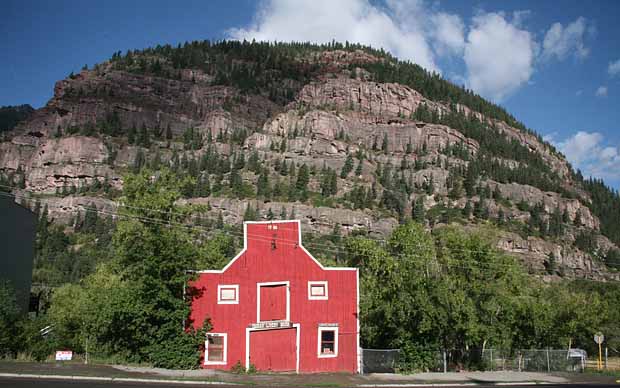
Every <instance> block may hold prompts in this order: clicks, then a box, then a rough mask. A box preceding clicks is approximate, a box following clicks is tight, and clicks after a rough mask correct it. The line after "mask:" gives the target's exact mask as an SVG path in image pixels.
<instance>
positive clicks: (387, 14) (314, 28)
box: [228, 0, 439, 71]
mask: <svg viewBox="0 0 620 388" xmlns="http://www.w3.org/2000/svg"><path fill="white" fill-rule="evenodd" d="M421 7H422V3H421V2H418V1H412V0H409V1H406V2H396V1H389V2H388V3H387V9H380V8H378V7H376V6H374V5H371V4H370V3H369V2H368V0H339V1H332V0H313V1H303V0H269V1H264V2H262V3H261V4H260V6H259V11H258V13H257V15H256V17H255V20H254V22H253V23H252V24H251V25H250V26H248V27H246V28H237V29H232V30H229V31H228V34H229V36H230V37H231V38H234V39H239V40H241V39H248V40H251V39H256V40H267V41H276V40H277V41H303V42H305V41H312V42H319V43H327V42H331V41H332V40H333V39H335V40H336V41H340V42H344V41H347V40H348V41H349V42H355V43H358V42H361V43H364V44H369V45H372V46H374V47H377V48H379V47H383V48H384V49H386V50H388V51H390V52H392V53H393V54H394V55H396V56H398V57H399V58H403V59H409V60H412V61H414V62H416V63H418V64H419V65H421V66H423V67H424V68H426V69H428V70H432V71H439V67H438V66H437V64H436V63H435V57H434V54H433V51H432V50H431V47H430V45H429V42H428V39H427V36H426V32H425V28H426V27H425V25H424V23H425V22H424V21H425V20H426V19H425V18H424V17H423V15H418V12H420V9H421Z"/></svg>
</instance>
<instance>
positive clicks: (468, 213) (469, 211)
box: [463, 201, 473, 219]
mask: <svg viewBox="0 0 620 388" xmlns="http://www.w3.org/2000/svg"><path fill="white" fill-rule="evenodd" d="M472 212H473V209H472V206H471V202H470V201H467V202H466V203H465V207H464V208H463V217H465V218H467V219H469V217H471V215H472Z"/></svg>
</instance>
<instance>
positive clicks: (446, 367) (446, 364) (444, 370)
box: [443, 349, 448, 373]
mask: <svg viewBox="0 0 620 388" xmlns="http://www.w3.org/2000/svg"><path fill="white" fill-rule="evenodd" d="M447 372H448V360H447V356H446V351H445V349H444V351H443V373H447Z"/></svg>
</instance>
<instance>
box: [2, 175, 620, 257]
mask: <svg viewBox="0 0 620 388" xmlns="http://www.w3.org/2000/svg"><path fill="white" fill-rule="evenodd" d="M0 186H4V187H7V186H5V185H0ZM7 194H8V196H11V197H13V198H15V199H18V198H25V199H28V200H31V199H33V198H32V197H29V196H26V195H21V196H20V195H16V194H12V193H2V192H0V195H3V196H7ZM56 198H59V197H56ZM60 198H62V197H60ZM34 199H36V198H34ZM113 203H114V205H115V206H116V207H117V208H123V207H125V208H131V209H136V210H144V211H147V212H149V211H153V212H159V213H164V214H170V215H178V216H184V217H187V216H188V214H186V213H180V212H174V211H163V210H160V209H153V208H144V207H138V206H130V205H125V204H122V203H119V202H113ZM47 205H48V208H49V207H53V208H61V209H63V210H65V211H67V207H66V206H61V205H52V204H49V203H47ZM72 206H74V207H80V208H81V209H83V210H85V211H93V212H97V213H99V214H104V215H108V216H111V217H118V218H125V219H133V220H138V221H141V222H145V223H153V224H159V225H164V226H170V227H178V228H183V229H185V230H188V229H190V230H197V231H201V232H205V233H208V232H220V233H224V234H232V235H235V236H237V237H239V238H243V237H244V234H243V233H242V232H236V231H234V230H224V229H221V228H208V227H206V226H203V225H188V224H186V223H182V222H174V221H171V220H161V219H157V218H152V217H145V216H139V215H129V214H123V213H122V212H120V213H119V212H110V211H106V210H102V209H98V208H96V207H94V208H93V207H90V206H85V205H83V204H72ZM69 211H75V210H69ZM247 238H248V239H249V240H253V241H259V242H265V243H271V241H272V239H270V238H265V237H264V236H262V235H256V234H252V233H249V232H248V233H247ZM373 241H376V242H379V243H383V244H385V243H387V242H388V240H385V239H374V238H373ZM278 243H279V244H282V245H287V246H295V245H298V241H297V240H288V239H283V238H278ZM302 245H303V246H305V247H313V248H316V249H318V250H322V251H327V252H331V253H333V254H343V253H344V252H345V250H343V249H335V247H334V246H333V245H327V244H321V243H315V242H307V243H303V244H302ZM417 248H419V249H422V248H424V247H421V246H418V247H417ZM450 251H452V252H461V253H481V254H486V253H489V252H490V251H492V248H491V249H485V250H472V249H467V248H456V249H455V248H454V247H453V248H450ZM409 256H413V257H417V258H421V259H428V258H427V257H425V256H422V255H416V254H410V255H409ZM451 259H452V260H454V259H456V258H454V257H453V258H451ZM457 260H458V259H457ZM465 260H466V261H467V264H468V265H471V264H472V263H476V265H478V266H480V267H485V266H486V268H487V269H491V268H495V267H507V268H508V267H509V268H513V267H514V264H513V263H486V262H481V261H476V260H471V259H470V258H463V260H462V261H465ZM606 263H609V264H616V262H614V261H606ZM618 264H620V263H618ZM451 267H454V268H463V269H471V266H455V265H451Z"/></svg>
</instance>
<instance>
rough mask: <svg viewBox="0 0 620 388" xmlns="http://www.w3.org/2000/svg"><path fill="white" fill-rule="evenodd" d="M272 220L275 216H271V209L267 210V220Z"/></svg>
mask: <svg viewBox="0 0 620 388" xmlns="http://www.w3.org/2000/svg"><path fill="white" fill-rule="evenodd" d="M274 218H275V215H274V214H273V211H272V210H271V208H269V211H267V219H268V220H269V221H271V220H273V219H274Z"/></svg>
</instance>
